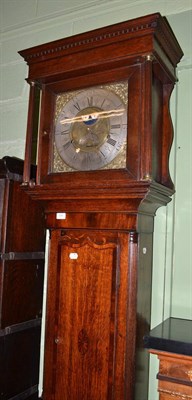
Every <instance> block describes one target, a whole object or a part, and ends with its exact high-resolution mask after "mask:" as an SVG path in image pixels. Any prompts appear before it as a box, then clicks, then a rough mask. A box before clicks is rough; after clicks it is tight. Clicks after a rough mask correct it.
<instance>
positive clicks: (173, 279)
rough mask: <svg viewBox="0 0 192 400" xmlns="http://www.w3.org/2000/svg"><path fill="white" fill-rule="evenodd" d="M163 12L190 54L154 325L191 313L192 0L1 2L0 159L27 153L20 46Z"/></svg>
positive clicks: (158, 251) (159, 241)
mask: <svg viewBox="0 0 192 400" xmlns="http://www.w3.org/2000/svg"><path fill="white" fill-rule="evenodd" d="M157 11H158V12H161V14H162V15H166V16H167V18H168V20H169V22H170V24H171V26H172V28H173V31H174V32H175V34H176V36H177V39H178V41H179V43H180V45H181V47H182V49H183V51H184V53H185V55H184V57H183V59H182V61H181V63H180V65H179V67H178V78H179V83H178V84H177V88H176V89H175V91H174V93H173V95H172V99H171V111H172V118H173V123H174V126H175V140H174V145H173V147H172V153H171V161H170V164H171V165H170V166H171V172H172V177H173V178H174V182H175V184H176V195H175V196H174V199H173V201H172V202H171V203H170V204H169V205H168V206H167V207H166V208H165V207H162V208H161V209H159V210H158V212H157V216H156V219H155V233H154V268H153V296H152V300H153V301H152V327H153V326H155V325H157V324H158V323H160V322H161V321H162V320H163V319H165V318H167V317H169V316H170V315H171V316H176V317H181V318H182V317H183V318H192V298H191V296H192V295H191V293H192V275H191V274H192V272H191V270H192V254H191V248H192V246H191V243H192V240H191V239H192V234H191V233H192V176H191V174H192V172H191V171H192V165H191V163H192V112H191V110H192V52H191V48H192V0H169V1H168V0H167V1H164V0H162V1H159V0H150V1H149V0H134V1H133V0H81V1H80V0H0V158H1V157H3V156H4V155H11V156H17V157H21V158H23V157H24V144H25V132H26V120H27V107H28V85H27V84H26V82H25V78H26V76H27V66H26V65H25V62H24V61H23V59H22V58H21V57H20V56H19V55H18V54H17V52H18V51H19V50H22V49H25V48H28V47H31V46H34V45H38V44H41V43H45V42H49V41H52V40H55V39H60V38H62V37H65V36H69V35H72V34H75V33H80V32H83V31H88V30H90V29H94V28H97V27H101V26H104V25H110V24H113V23H116V22H120V21H123V20H128V19H131V18H134V17H138V16H142V15H145V14H149V13H153V12H157ZM157 368H158V365H157V361H156V360H155V358H154V357H153V358H152V361H151V372H150V377H151V379H150V382H151V383H150V394H149V400H155V399H157V393H156V372H157Z"/></svg>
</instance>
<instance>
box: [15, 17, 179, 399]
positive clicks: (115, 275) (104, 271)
mask: <svg viewBox="0 0 192 400" xmlns="http://www.w3.org/2000/svg"><path fill="white" fill-rule="evenodd" d="M20 54H21V56H23V57H24V59H25V60H26V62H27V63H28V65H29V75H28V82H29V84H30V86H31V89H30V99H29V114H28V128H27V139H26V156H25V168H24V182H23V190H26V191H27V192H28V194H29V195H30V196H31V198H33V199H35V200H36V201H39V202H41V203H42V205H43V207H44V211H45V215H46V221H47V222H46V226H47V228H48V229H49V230H50V243H49V273H48V294H47V296H48V297H47V320H46V341H45V369H44V389H43V399H44V400H53V399H54V400H61V398H62V399H65V400H70V399H71V400H90V399H92V400H101V399H102V400H104V399H106V400H107V399H115V400H122V399H127V400H132V399H133V398H134V399H138V400H147V397H148V355H147V352H146V350H145V349H144V346H143V339H142V338H143V334H144V332H146V330H147V331H148V330H149V327H150V302H151V274H152V241H153V222H154V215H155V211H156V210H157V208H158V207H159V206H161V205H166V204H167V203H168V202H169V201H170V200H171V197H170V196H171V195H172V194H173V192H174V185H173V183H172V181H171V178H170V175H169V165H168V164H169V161H168V160H169V152H170V148H171V144H172V139H173V130H172V123H171V119H170V113H169V100H170V95H171V92H172V90H173V87H174V84H175V81H176V75H175V68H176V65H177V63H178V62H179V60H180V58H181V57H182V51H181V49H180V47H179V45H178V42H177V40H176V38H175V36H174V34H173V32H172V30H171V29H170V27H169V25H168V23H167V21H166V19H164V18H162V17H161V16H160V14H158V13H157V14H154V15H149V16H146V17H142V18H138V19H135V20H132V21H127V22H124V23H121V24H117V25H114V26H109V27H105V28H102V29H98V30H95V31H92V32H87V33H84V34H81V35H76V36H73V37H69V38H65V39H62V40H58V41H56V42H52V43H47V44H44V45H41V46H37V47H34V48H32V49H27V50H24V51H21V52H20ZM119 81H126V82H127V83H128V92H127V96H128V108H127V120H128V128H127V152H126V165H125V167H122V168H120V169H118V168H115V169H112V168H111V169H107V170H106V169H100V170H88V171H82V170H78V171H73V172H68V171H66V170H62V171H60V170H59V169H58V170H57V169H54V168H53V159H54V157H55V156H54V154H55V153H54V142H55V137H54V135H55V134H54V124H55V108H56V101H55V99H56V98H58V95H59V94H60V93H61V92H62V93H63V92H65V93H66V92H69V91H71V90H73V91H75V93H77V92H76V91H77V90H83V89H85V88H90V87H95V86H96V85H100V87H101V85H106V84H110V85H115V84H116V82H119ZM111 87H112V86H110V88H111ZM39 93H40V97H41V101H40V107H37V102H38V101H35V98H36V99H38V98H39ZM88 100H89V102H90V103H91V98H90V99H88ZM75 106H76V107H77V108H78V105H74V107H75ZM91 106H95V104H93V105H91ZM101 108H102V107H101ZM38 110H39V111H38ZM38 112H39V116H40V123H39V134H38V138H37V134H36V129H35V121H36V118H35V114H36V113H37V114H38ZM64 134H65V130H64V132H63V135H64ZM67 134H69V132H67ZM71 134H72V133H71ZM72 142H73V140H71V144H70V143H68V144H67V146H66V144H65V146H64V148H65V150H66V151H67V148H68V146H69V147H70V148H71V145H73V143H72ZM35 143H37V144H38V145H37V146H36V151H35V152H36V153H37V174H36V178H35V179H33V178H32V177H31V174H30V164H31V160H32V158H33V157H34V150H35ZM111 143H112V141H111ZM111 143H110V144H111ZM76 150H77V152H76V153H77V156H78V154H79V152H80V151H81V149H80V148H77V149H76ZM86 151H87V150H86ZM74 156H75V154H74Z"/></svg>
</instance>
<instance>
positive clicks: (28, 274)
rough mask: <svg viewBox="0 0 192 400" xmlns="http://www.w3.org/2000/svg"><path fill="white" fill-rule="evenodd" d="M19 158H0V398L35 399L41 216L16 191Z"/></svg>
mask: <svg viewBox="0 0 192 400" xmlns="http://www.w3.org/2000/svg"><path fill="white" fill-rule="evenodd" d="M22 174H23V161H21V160H19V159H14V158H11V157H4V158H3V159H1V160H0V398H1V399H2V400H8V399H13V398H14V400H16V399H31V400H32V399H37V398H38V380H39V376H38V374H39V355H40V333H41V310H42V291H43V275H44V215H43V212H42V209H41V207H40V206H39V205H38V204H37V203H36V202H34V201H33V200H31V198H30V197H29V196H28V195H27V194H26V193H25V192H24V191H23V190H21V182H22Z"/></svg>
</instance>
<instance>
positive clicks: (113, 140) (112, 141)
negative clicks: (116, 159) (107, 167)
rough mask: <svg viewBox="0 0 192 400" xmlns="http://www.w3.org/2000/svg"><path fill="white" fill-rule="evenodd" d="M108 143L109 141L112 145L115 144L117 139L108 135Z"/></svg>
mask: <svg viewBox="0 0 192 400" xmlns="http://www.w3.org/2000/svg"><path fill="white" fill-rule="evenodd" d="M107 143H109V144H110V145H111V146H115V145H116V143H117V141H116V140H115V139H113V138H112V137H108V139H107Z"/></svg>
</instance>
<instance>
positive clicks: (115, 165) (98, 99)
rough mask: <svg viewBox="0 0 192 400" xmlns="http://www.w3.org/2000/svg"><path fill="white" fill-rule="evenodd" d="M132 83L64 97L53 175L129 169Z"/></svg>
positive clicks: (57, 108) (56, 131)
mask: <svg viewBox="0 0 192 400" xmlns="http://www.w3.org/2000/svg"><path fill="white" fill-rule="evenodd" d="M127 103H128V82H127V81H122V82H117V83H111V84H106V85H98V86H93V87H89V88H86V89H81V90H76V91H70V92H65V93H60V94H59V95H57V96H56V102H55V125H54V136H53V138H54V139H53V141H54V143H53V149H54V150H53V160H52V172H70V171H91V170H100V169H120V168H126V146H127Z"/></svg>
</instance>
